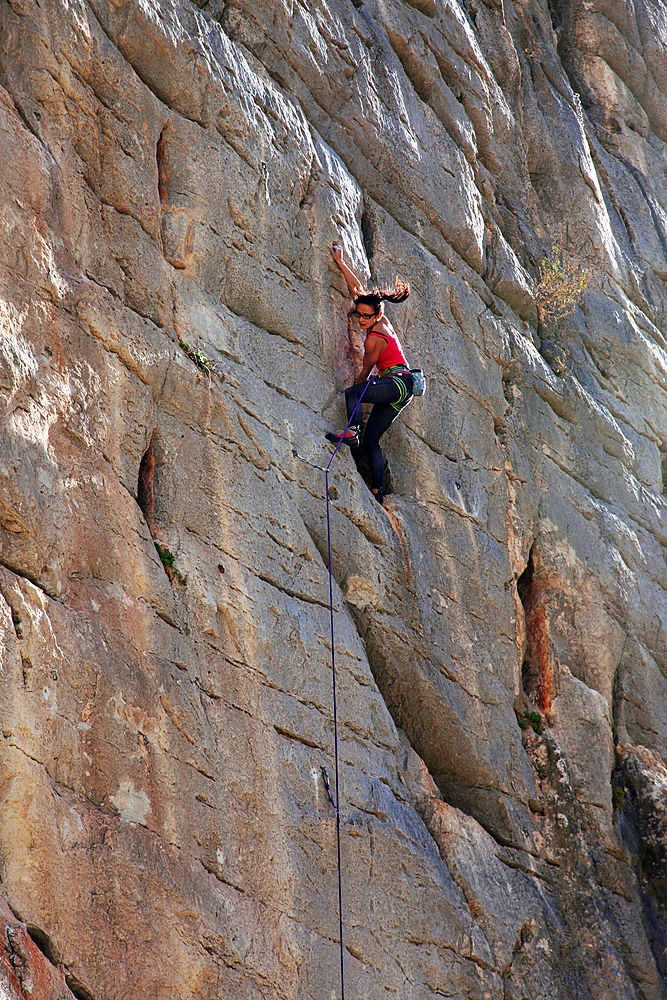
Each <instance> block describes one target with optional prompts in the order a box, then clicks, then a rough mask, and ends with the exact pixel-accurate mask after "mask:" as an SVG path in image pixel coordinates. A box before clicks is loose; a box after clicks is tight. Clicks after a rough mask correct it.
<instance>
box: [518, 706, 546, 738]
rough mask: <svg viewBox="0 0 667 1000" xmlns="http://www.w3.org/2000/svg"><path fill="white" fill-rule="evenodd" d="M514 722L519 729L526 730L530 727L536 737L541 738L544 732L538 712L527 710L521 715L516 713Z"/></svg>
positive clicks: (542, 722) (542, 721)
mask: <svg viewBox="0 0 667 1000" xmlns="http://www.w3.org/2000/svg"><path fill="white" fill-rule="evenodd" d="M515 712H516V709H515ZM516 721H517V723H518V726H519V729H528V727H530V728H531V729H532V730H533V732H534V733H537V735H538V736H541V735H542V733H543V732H544V720H543V718H542V716H541V715H540V713H539V712H530V711H528V710H527V709H526V710H525V711H523V712H521V713H519V712H516Z"/></svg>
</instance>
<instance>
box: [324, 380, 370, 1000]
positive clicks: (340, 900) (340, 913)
mask: <svg viewBox="0 0 667 1000" xmlns="http://www.w3.org/2000/svg"><path fill="white" fill-rule="evenodd" d="M372 381H373V379H372V378H371V379H369V380H368V381H367V383H366V385H365V386H364V391H363V392H362V394H361V396H360V397H359V400H358V402H357V405H356V406H355V408H354V410H353V411H352V416H351V417H350V419H349V420H348V422H347V424H346V427H345V430H344V431H343V434H342V435H341V438H340V441H339V442H338V444H337V445H336V450H335V451H334V453H333V455H332V456H331V458H330V459H329V464H328V465H327V467H326V469H325V470H324V481H325V486H326V495H327V548H328V551H329V615H330V618H331V674H332V681H333V717H334V762H335V779H336V780H335V793H336V801H335V803H333V806H334V809H335V810H336V845H337V848H338V925H339V926H338V929H339V933H340V997H341V1000H345V973H344V968H343V879H342V876H341V864H340V796H339V783H338V709H337V706H336V653H335V648H334V642H335V636H334V617H333V574H332V572H331V520H330V517H329V469H330V468H331V464H332V462H333V460H334V458H335V457H336V455H337V454H338V450H339V448H340V446H341V445H342V443H343V437H344V435H345V432H346V431H347V429H348V427H349V426H350V424H351V423H352V421H353V420H354V415H355V413H356V412H357V410H358V409H359V407H360V406H361V401H362V399H363V398H364V394H365V392H366V389H368V386H369V385H371V383H372ZM327 791H328V788H327ZM329 797H330V798H331V796H329Z"/></svg>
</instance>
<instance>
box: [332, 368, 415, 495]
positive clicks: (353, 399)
mask: <svg viewBox="0 0 667 1000" xmlns="http://www.w3.org/2000/svg"><path fill="white" fill-rule="evenodd" d="M399 382H401V383H402V384H403V388H401V386H400V385H399V384H398V383H399ZM366 384H367V383H366V382H362V383H361V384H360V385H352V386H350V388H349V389H346V390H345V404H346V406H347V419H348V420H349V419H350V417H351V416H352V414H353V412H354V408H355V406H356V404H357V401H358V399H359V397H360V396H361V394H362V392H364V389H365V387H366ZM406 396H407V398H406ZM411 399H412V375H409V374H405V375H385V376H384V377H383V378H378V377H376V378H373V379H372V380H371V384H370V385H369V386H368V388H367V389H366V392H365V393H364V398H363V402H364V403H375V406H374V407H373V409H372V410H371V415H370V417H369V418H368V420H367V422H366V429H365V431H364V448H365V450H366V454H367V455H368V464H369V465H370V467H371V478H372V481H373V489H378V490H381V489H382V484H383V482H384V458H383V457H382V452H381V450H380V443H379V442H380V438H381V437H382V435H383V434H384V432H385V431H386V430H388V429H389V427H391V425H392V424H393V422H394V420H395V419H396V417H397V416H398V414H399V413H400V411H401V410H402V409H403V408H404V407H406V406H407V405H408V403H409V402H410V400H411ZM392 403H394V404H395V406H392V405H391V404H392ZM360 423H361V407H359V409H358V410H357V412H356V413H355V416H354V420H353V421H352V425H351V426H353V427H354V426H355V425H356V426H357V427H358V426H359V424H360Z"/></svg>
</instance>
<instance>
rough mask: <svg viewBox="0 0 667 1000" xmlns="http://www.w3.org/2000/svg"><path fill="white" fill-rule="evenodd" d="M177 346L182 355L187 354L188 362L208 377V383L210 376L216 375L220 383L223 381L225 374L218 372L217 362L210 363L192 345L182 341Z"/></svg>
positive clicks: (202, 353) (201, 352)
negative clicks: (192, 363)
mask: <svg viewBox="0 0 667 1000" xmlns="http://www.w3.org/2000/svg"><path fill="white" fill-rule="evenodd" d="M178 346H179V347H180V348H181V350H182V351H183V353H184V354H187V356H188V357H189V358H190V361H192V362H194V364H196V366H197V368H198V369H199V370H200V371H201V372H203V373H204V374H205V375H208V376H209V381H210V378H211V376H212V375H217V376H218V378H219V379H220V381H221V382H224V381H225V373H224V372H221V371H220V366H219V365H218V362H217V361H211V359H210V358H207V357H206V355H205V354H204V352H203V351H201V350H200V349H199V348H198V347H193V346H192V344H186V342H185V341H184V340H179V342H178Z"/></svg>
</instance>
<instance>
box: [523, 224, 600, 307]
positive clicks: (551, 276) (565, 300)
mask: <svg viewBox="0 0 667 1000" xmlns="http://www.w3.org/2000/svg"><path fill="white" fill-rule="evenodd" d="M539 271H540V280H539V282H538V284H537V294H536V296H535V301H536V303H537V312H538V315H539V317H540V319H541V320H542V321H543V322H544V321H545V320H547V319H549V318H552V319H560V318H561V317H563V316H569V314H570V313H571V312H574V308H575V306H576V304H577V302H578V301H579V299H580V298H581V296H582V295H583V293H584V292H585V291H586V289H587V288H588V286H589V284H590V282H591V278H592V276H593V270H592V268H591V267H585V266H584V261H583V259H582V258H581V256H580V255H579V254H577V253H574V252H566V251H565V250H563V244H562V243H561V242H558V243H554V244H553V245H552V247H551V250H550V251H549V253H548V254H547V256H546V257H545V258H544V260H543V261H542V262H541V263H540V265H539Z"/></svg>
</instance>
